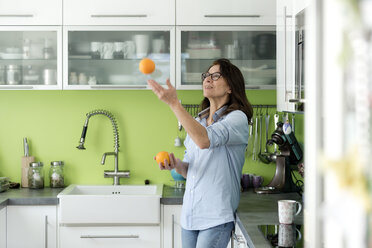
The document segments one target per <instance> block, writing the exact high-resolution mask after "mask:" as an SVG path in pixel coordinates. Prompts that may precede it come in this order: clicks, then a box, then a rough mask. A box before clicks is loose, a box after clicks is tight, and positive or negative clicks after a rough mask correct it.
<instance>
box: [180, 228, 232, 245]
mask: <svg viewBox="0 0 372 248" xmlns="http://www.w3.org/2000/svg"><path fill="white" fill-rule="evenodd" d="M233 227H234V222H228V223H225V224H222V225H219V226H215V227H211V228H208V229H205V230H185V229H183V228H182V248H226V247H227V244H228V243H229V241H230V236H231V231H232V229H233Z"/></svg>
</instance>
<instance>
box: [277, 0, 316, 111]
mask: <svg viewBox="0 0 372 248" xmlns="http://www.w3.org/2000/svg"><path fill="white" fill-rule="evenodd" d="M308 2H309V1H308V0H278V1H277V26H276V31H277V32H276V34H277V36H276V39H277V42H276V43H277V49H276V51H277V109H278V111H286V112H302V111H303V109H304V102H305V100H304V97H305V93H304V86H305V81H304V78H305V77H304V75H305V65H304V61H305V59H304V58H305V56H306V55H305V52H304V51H305V45H306V34H305V32H306V25H305V14H306V7H307V6H308Z"/></svg>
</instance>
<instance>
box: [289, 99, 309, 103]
mask: <svg viewBox="0 0 372 248" xmlns="http://www.w3.org/2000/svg"><path fill="white" fill-rule="evenodd" d="M288 101H289V102H294V103H305V102H306V101H305V99H302V98H301V99H289V100H288Z"/></svg>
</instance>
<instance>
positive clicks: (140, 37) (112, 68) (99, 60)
mask: <svg viewBox="0 0 372 248" xmlns="http://www.w3.org/2000/svg"><path fill="white" fill-rule="evenodd" d="M63 37H64V42H63V44H64V52H65V54H64V56H63V58H64V68H65V69H64V79H65V80H64V88H65V89H131V88H133V89H146V88H147V80H148V79H150V78H152V79H154V80H156V81H158V82H159V83H161V84H165V82H166V80H167V78H170V80H171V82H172V83H174V78H175V72H174V68H175V66H174V61H175V59H174V52H172V51H174V50H175V45H174V27H172V26H157V27H155V26H138V27H131V26H125V27H119V26H105V27H102V26H69V27H66V28H65V29H64V35H63ZM144 57H148V58H151V59H152V60H153V61H154V62H155V65H156V66H155V71H154V72H153V73H152V74H151V75H144V74H142V73H141V72H140V71H139V63H140V61H141V60H142V59H143V58H144Z"/></svg>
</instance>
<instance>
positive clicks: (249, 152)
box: [246, 124, 254, 157]
mask: <svg viewBox="0 0 372 248" xmlns="http://www.w3.org/2000/svg"><path fill="white" fill-rule="evenodd" d="M248 128H249V131H248V133H249V137H248V143H247V150H246V156H247V157H249V156H251V155H252V153H253V151H252V149H253V141H254V139H253V124H250V125H248Z"/></svg>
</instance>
